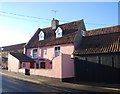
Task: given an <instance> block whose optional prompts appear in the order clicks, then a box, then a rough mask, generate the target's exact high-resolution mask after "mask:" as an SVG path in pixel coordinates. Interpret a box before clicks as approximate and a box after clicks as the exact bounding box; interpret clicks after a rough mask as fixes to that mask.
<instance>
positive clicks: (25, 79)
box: [0, 72, 40, 84]
mask: <svg viewBox="0 0 120 94" xmlns="http://www.w3.org/2000/svg"><path fill="white" fill-rule="evenodd" d="M0 74H3V75H6V76H10V77H13V78H15V79H19V80H24V81H28V82H32V83H36V84H40V82H38V81H33V80H30V79H27V78H22V77H17V76H13V75H8V74H6V73H2V72H0Z"/></svg>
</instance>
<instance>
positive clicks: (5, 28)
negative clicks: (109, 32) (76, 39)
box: [0, 2, 118, 46]
mask: <svg viewBox="0 0 120 94" xmlns="http://www.w3.org/2000/svg"><path fill="white" fill-rule="evenodd" d="M54 11H56V12H54ZM53 17H54V18H56V19H58V20H59V21H60V24H62V23H66V22H71V21H76V20H80V19H84V22H85V25H86V29H87V30H89V29H95V28H101V27H106V26H113V25H117V24H118V3H117V2H101V3H100V2H96V3H95V2H89V3H88V2H84V3H83V2H76V3H75V2H72V3H70V2H66V3H65V2H63V3H60V2H56V3H54V2H50V3H48V2H46V3H41V2H34V3H33V2H31V3H30V2H23V3H20V2H19V3H15V2H10V3H8V2H6V3H5V2H1V3H0V46H7V45H13V44H19V43H23V42H27V41H29V39H30V38H31V37H32V35H33V34H34V33H35V32H36V30H37V29H38V28H45V27H49V26H50V25H51V20H52V18H53Z"/></svg>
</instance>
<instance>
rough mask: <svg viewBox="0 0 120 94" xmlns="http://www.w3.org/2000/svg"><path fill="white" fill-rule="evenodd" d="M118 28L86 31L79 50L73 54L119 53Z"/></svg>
mask: <svg viewBox="0 0 120 94" xmlns="http://www.w3.org/2000/svg"><path fill="white" fill-rule="evenodd" d="M118 28H120V26H114V27H109V28H108V27H107V28H101V29H96V30H91V31H87V36H86V37H84V38H82V40H81V43H80V48H79V49H78V50H76V51H75V52H74V54H78V55H83V54H99V53H115V52H120V29H118Z"/></svg>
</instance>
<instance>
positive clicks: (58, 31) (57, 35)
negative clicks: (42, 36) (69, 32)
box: [55, 27, 62, 38]
mask: <svg viewBox="0 0 120 94" xmlns="http://www.w3.org/2000/svg"><path fill="white" fill-rule="evenodd" d="M55 33H56V38H60V37H62V29H61V28H60V27H58V28H57V30H56V31H55Z"/></svg>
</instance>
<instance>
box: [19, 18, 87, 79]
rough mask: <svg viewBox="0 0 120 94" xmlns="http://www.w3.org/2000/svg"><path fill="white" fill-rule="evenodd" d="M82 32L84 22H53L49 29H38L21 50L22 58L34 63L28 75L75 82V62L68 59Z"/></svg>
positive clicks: (76, 46)
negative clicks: (31, 60)
mask: <svg viewBox="0 0 120 94" xmlns="http://www.w3.org/2000/svg"><path fill="white" fill-rule="evenodd" d="M85 31H86V29H85V25H84V22H83V20H78V21H74V22H70V23H65V24H61V25H59V21H58V20H56V19H54V18H53V20H52V22H51V27H47V28H43V29H40V28H39V29H38V30H37V31H36V32H35V34H34V35H33V36H32V38H31V39H30V40H29V42H28V43H27V44H26V45H25V49H24V52H25V54H26V55H27V56H29V57H31V58H33V59H34V60H35V63H34V68H31V69H30V74H34V75H40V76H45V77H52V78H58V79H60V80H61V81H64V80H66V79H71V78H74V60H73V59H71V56H72V53H73V52H74V50H75V49H77V48H78V47H79V45H80V40H81V38H82V37H84V35H85ZM78 41H79V42H78ZM19 71H20V72H22V71H23V70H22V69H21V70H19Z"/></svg>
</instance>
